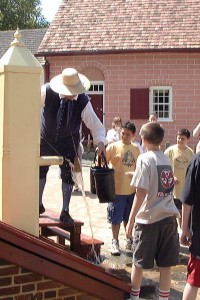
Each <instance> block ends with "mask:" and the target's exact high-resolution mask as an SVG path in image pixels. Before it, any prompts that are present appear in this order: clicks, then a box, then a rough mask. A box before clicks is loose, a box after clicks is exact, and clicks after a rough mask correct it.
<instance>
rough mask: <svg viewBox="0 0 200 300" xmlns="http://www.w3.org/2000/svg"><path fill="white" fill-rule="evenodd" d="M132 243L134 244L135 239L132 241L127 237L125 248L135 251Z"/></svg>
mask: <svg viewBox="0 0 200 300" xmlns="http://www.w3.org/2000/svg"><path fill="white" fill-rule="evenodd" d="M132 244H133V241H132V240H131V239H126V240H125V244H124V248H125V249H126V250H131V251H133V248H132Z"/></svg>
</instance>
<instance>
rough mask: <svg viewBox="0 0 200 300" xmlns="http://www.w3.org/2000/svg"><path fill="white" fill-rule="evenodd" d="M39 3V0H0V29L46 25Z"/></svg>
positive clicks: (41, 26) (47, 23)
mask: <svg viewBox="0 0 200 300" xmlns="http://www.w3.org/2000/svg"><path fill="white" fill-rule="evenodd" d="M40 5H41V1H40V0H0V30H15V29H16V28H17V27H19V28H20V29H30V28H43V27H47V26H48V25H49V22H48V21H47V20H46V19H45V17H44V16H43V15H42V8H41V6H40Z"/></svg>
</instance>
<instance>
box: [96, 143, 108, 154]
mask: <svg viewBox="0 0 200 300" xmlns="http://www.w3.org/2000/svg"><path fill="white" fill-rule="evenodd" d="M97 147H98V150H97V154H98V156H101V154H104V156H105V157H106V148H105V145H104V143H103V142H99V143H98V145H97Z"/></svg>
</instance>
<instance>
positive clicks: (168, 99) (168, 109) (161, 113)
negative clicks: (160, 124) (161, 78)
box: [149, 86, 172, 121]
mask: <svg viewBox="0 0 200 300" xmlns="http://www.w3.org/2000/svg"><path fill="white" fill-rule="evenodd" d="M149 110H150V111H149V113H152V112H156V113H157V115H158V119H159V120H162V121H165V120H166V121H169V120H172V88H171V87H168V86H153V87H150V99H149Z"/></svg>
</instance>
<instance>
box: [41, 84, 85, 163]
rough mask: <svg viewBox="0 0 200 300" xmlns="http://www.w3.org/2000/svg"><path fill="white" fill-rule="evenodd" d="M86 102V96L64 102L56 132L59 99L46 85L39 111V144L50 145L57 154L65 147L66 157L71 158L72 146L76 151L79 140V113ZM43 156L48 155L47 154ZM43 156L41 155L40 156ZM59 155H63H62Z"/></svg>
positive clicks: (82, 95)
mask: <svg viewBox="0 0 200 300" xmlns="http://www.w3.org/2000/svg"><path fill="white" fill-rule="evenodd" d="M88 101H89V97H88V96H87V95H86V94H80V95H78V98H77V100H66V105H65V110H64V113H63V118H62V122H61V126H60V128H59V131H58V130H57V114H58V111H59V108H60V102H61V99H60V97H59V94H57V93H55V92H54V91H53V90H52V89H51V88H50V86H49V83H47V84H46V98H45V103H44V107H43V109H42V111H41V143H45V144H46V142H47V143H48V144H52V146H53V147H56V150H57V151H58V152H60V151H59V149H61V148H63V146H64V147H67V148H68V151H67V152H68V155H67V156H68V157H69V156H71V155H70V154H72V153H73V154H74V151H75V150H74V144H75V148H76V150H77V148H78V145H79V140H80V134H79V131H80V125H81V122H82V119H81V113H82V111H83V109H84V108H85V106H86V105H87V103H88ZM62 152H63V151H62ZM43 154H45V155H49V154H48V153H43ZM43 154H42V153H41V155H43ZM60 154H62V155H63V154H64V153H60ZM72 156H74V155H72Z"/></svg>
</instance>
